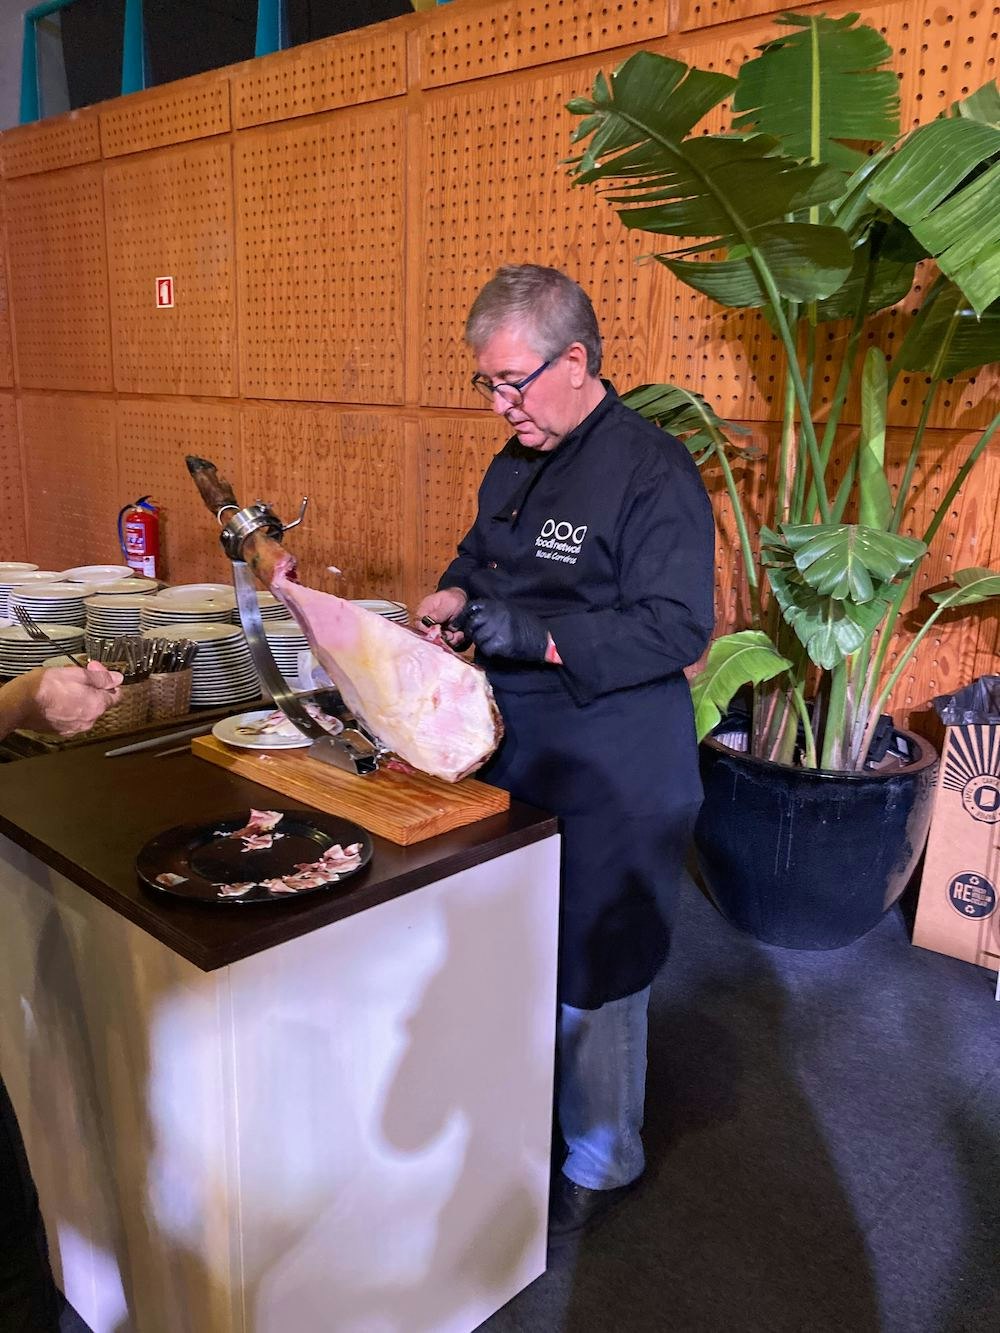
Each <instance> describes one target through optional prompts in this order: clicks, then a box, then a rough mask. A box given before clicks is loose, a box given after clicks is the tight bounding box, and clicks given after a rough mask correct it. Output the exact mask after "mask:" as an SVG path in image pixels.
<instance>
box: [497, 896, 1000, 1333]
mask: <svg viewBox="0 0 1000 1333" xmlns="http://www.w3.org/2000/svg"><path fill="white" fill-rule="evenodd" d="M675 939H676V943H675V948H674V951H673V953H672V956H671V959H670V962H669V963H668V965H667V967H666V968H665V969H664V971H663V972H662V973H661V975H660V977H659V978H658V979H657V982H656V984H655V986H654V989H653V998H652V1007H651V1013H650V1064H649V1080H648V1090H647V1101H646V1135H645V1138H646V1145H647V1152H648V1157H649V1169H648V1171H647V1175H646V1179H645V1182H644V1184H643V1186H642V1188H641V1190H640V1191H639V1192H638V1193H636V1194H635V1195H633V1196H631V1197H630V1198H629V1199H628V1200H627V1201H626V1202H624V1203H623V1204H622V1205H621V1207H620V1209H619V1210H618V1211H617V1212H616V1213H614V1214H612V1215H611V1216H610V1217H608V1218H607V1219H606V1220H605V1221H604V1223H603V1224H602V1225H601V1226H600V1227H599V1228H598V1230H597V1231H596V1232H594V1233H593V1234H592V1235H591V1236H588V1237H586V1238H585V1239H584V1240H583V1241H582V1242H580V1243H577V1244H574V1245H571V1246H569V1247H566V1248H564V1249H562V1250H561V1251H557V1252H555V1253H553V1254H552V1255H551V1256H550V1266H549V1270H548V1272H547V1273H546V1274H545V1275H544V1276H543V1277H541V1278H539V1279H538V1281H537V1282H535V1283H533V1284H532V1286H531V1287H529V1288H528V1289H527V1290H526V1291H524V1292H522V1293H521V1294H520V1295H519V1296H518V1297H517V1298H516V1299H515V1300H513V1301H511V1302H510V1303H509V1304H508V1305H507V1306H505V1307H504V1309H503V1310H501V1311H499V1312H498V1313H497V1314H496V1315H494V1316H493V1318H492V1319H490V1320H488V1321H487V1323H486V1324H484V1325H483V1326H482V1327H483V1330H485V1331H486V1333H647V1331H648V1333H654V1330H655V1331H656V1333H661V1331H662V1333H667V1331H668V1330H669V1331H671V1333H723V1330H724V1331H725V1333H806V1330H808V1333H869V1331H871V1333H875V1330H878V1331H879V1333H883V1331H888V1333H979V1331H980V1330H982V1333H998V1331H1000V1005H998V1004H996V1003H995V1001H994V998H993V990H994V977H993V974H991V973H988V972H986V971H983V970H981V969H979V968H976V967H973V966H972V965H971V964H967V963H961V962H957V961H955V960H954V959H950V958H945V957H943V956H941V955H939V954H933V953H928V952H926V951H924V950H922V949H916V948H913V947H912V946H911V945H910V943H909V932H908V928H907V923H906V920H905V917H904V914H903V912H902V911H901V910H900V909H898V908H897V909H894V911H893V912H891V913H890V915H889V916H888V917H887V918H886V919H885V920H884V921H883V922H882V924H881V925H880V926H879V927H878V928H877V929H876V930H875V931H873V932H872V933H871V934H869V935H868V936H866V937H865V938H864V939H863V940H861V941H860V942H859V943H857V944H855V945H852V946H851V947H849V948H847V949H841V950H838V951H836V952H833V953H798V952H792V951H786V950H781V949H774V948H770V947H768V946H766V945H762V944H758V943H757V942H756V941H754V940H752V939H750V938H749V937H747V936H744V935H741V934H739V933H738V932H736V931H735V930H733V929H732V928H731V927H729V926H728V925H727V924H726V923H725V922H724V921H723V920H722V919H721V918H720V917H719V916H718V915H717V913H716V912H715V911H714V909H713V908H712V907H711V906H710V905H709V904H708V903H707V902H706V901H705V900H704V899H703V898H702V897H701V895H700V894H699V893H698V891H697V890H696V889H695V888H694V886H693V885H688V886H687V891H686V892H685V894H684V897H683V907H682V911H681V916H680V921H679V927H678V931H677V934H676V937H675Z"/></svg>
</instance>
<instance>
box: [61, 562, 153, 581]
mask: <svg viewBox="0 0 1000 1333" xmlns="http://www.w3.org/2000/svg"><path fill="white" fill-rule="evenodd" d="M134 572H135V571H134V570H133V569H132V566H131V565H76V566H75V567H74V568H73V569H64V570H63V572H62V577H63V578H64V579H66V580H67V582H69V583H116V582H119V583H120V582H121V580H122V579H127V578H131V577H132V575H133V573H134Z"/></svg>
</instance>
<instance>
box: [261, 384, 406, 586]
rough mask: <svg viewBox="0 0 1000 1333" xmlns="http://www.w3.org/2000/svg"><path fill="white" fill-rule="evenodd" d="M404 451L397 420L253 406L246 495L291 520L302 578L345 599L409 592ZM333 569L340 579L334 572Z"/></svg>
mask: <svg viewBox="0 0 1000 1333" xmlns="http://www.w3.org/2000/svg"><path fill="white" fill-rule="evenodd" d="M405 454H406V447H405V442H404V432H403V423H402V421H401V420H400V418H399V417H393V416H386V415H384V414H382V413H378V412H343V411H340V410H338V409H336V408H331V407H312V408H293V407H280V408H279V407H259V408H254V407H246V408H245V409H244V411H243V455H244V460H245V466H246V494H247V496H248V498H249V497H252V498H253V499H254V500H256V499H264V500H267V501H269V502H270V503H272V504H273V505H274V507H275V509H276V510H277V512H278V513H279V514H280V515H281V517H282V518H283V519H284V520H285V522H286V523H287V522H290V521H291V520H292V519H293V518H295V517H297V515H298V512H299V505H300V503H301V501H302V497H303V495H304V494H306V493H308V495H309V508H308V510H307V512H306V520H305V522H304V523H303V525H302V526H301V527H300V528H296V529H295V531H294V533H293V534H289V537H288V545H289V549H290V550H292V551H294V553H295V556H296V559H297V560H298V561H299V565H300V570H301V577H302V579H303V581H305V582H307V583H310V584H312V586H313V587H317V588H322V589H324V590H325V591H327V592H335V593H337V595H338V596H340V597H373V596H374V597H390V598H401V597H402V596H403V592H404V589H403V580H404V560H403V550H404V544H405V541H406V531H407V518H406V507H405V489H406V487H405V474H406V457H405ZM330 565H336V567H337V568H338V569H340V570H341V571H342V574H341V576H340V577H335V576H333V575H332V574H330V573H329V570H328V566H330Z"/></svg>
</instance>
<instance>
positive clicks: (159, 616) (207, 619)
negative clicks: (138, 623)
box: [142, 588, 236, 629]
mask: <svg viewBox="0 0 1000 1333" xmlns="http://www.w3.org/2000/svg"><path fill="white" fill-rule="evenodd" d="M166 591H167V592H173V589H171V588H168V589H166ZM235 616H236V594H235V593H234V592H233V590H232V588H225V589H224V590H223V591H222V592H214V593H201V594H198V595H189V596H187V597H176V596H173V597H167V596H164V594H163V593H162V592H159V593H157V594H156V596H155V597H150V598H148V599H145V600H144V602H143V607H142V627H143V629H155V628H156V627H157V626H158V625H218V624H220V623H222V622H223V621H229V623H230V624H232V622H233V620H234V619H235Z"/></svg>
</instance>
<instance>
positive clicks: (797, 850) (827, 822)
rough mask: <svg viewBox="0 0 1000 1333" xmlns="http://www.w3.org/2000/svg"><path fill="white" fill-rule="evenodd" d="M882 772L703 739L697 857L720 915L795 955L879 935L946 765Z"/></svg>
mask: <svg viewBox="0 0 1000 1333" xmlns="http://www.w3.org/2000/svg"><path fill="white" fill-rule="evenodd" d="M903 734H904V735H905V736H906V738H907V739H908V740H909V741H910V743H911V745H912V747H913V752H914V754H915V759H914V761H913V762H912V763H911V764H909V765H908V766H907V767H906V768H902V769H896V770H895V771H893V772H888V773H885V774H879V773H830V772H826V771H816V770H810V769H803V768H793V767H789V766H786V765H784V764H773V763H769V762H768V761H767V760H764V759H753V758H751V757H750V756H748V755H746V754H742V753H740V752H738V751H736V750H731V749H730V748H729V747H728V746H725V745H722V744H721V743H720V742H719V741H716V740H712V739H711V738H709V739H707V740H704V741H702V743H701V749H700V756H701V777H702V782H703V783H704V786H705V803H704V805H703V806H702V810H701V814H700V815H699V817H698V824H697V827H696V829H695V847H696V849H697V854H698V863H699V865H700V867H701V871H702V875H703V877H704V880H705V884H706V886H707V888H708V890H709V893H710V894H711V895H712V898H713V899H714V900H715V903H716V906H717V907H718V908H719V911H720V912H721V913H722V914H723V916H725V917H726V919H727V920H728V921H730V922H731V923H732V924H733V925H734V926H736V927H738V928H739V929H740V930H745V931H747V932H749V934H751V935H754V936H755V937H756V938H757V939H759V940H763V941H764V942H765V943H766V944H778V945H782V946H783V947H785V948H787V949H839V948H841V947H842V946H843V945H845V944H851V943H852V942H853V941H854V940H857V939H860V937H861V936H862V935H864V934H865V933H866V931H869V930H871V929H872V927H873V926H875V925H877V924H878V922H879V921H880V920H881V918H882V916H883V915H884V914H885V913H886V912H887V911H888V909H889V908H890V907H891V906H892V905H893V903H894V902H895V901H896V899H897V898H898V897H899V896H900V894H901V893H902V892H903V890H904V889H905V888H906V885H907V881H908V880H909V878H910V876H911V875H912V874H913V871H914V869H915V867H916V864H917V861H918V859H919V857H920V854H921V852H922V851H923V849H924V843H925V841H926V839H927V828H928V825H929V823H930V815H931V800H932V798H933V795H934V783H935V778H936V774H937V762H938V757H937V753H936V752H935V750H934V748H933V747H932V746H931V745H930V743H929V742H928V741H925V740H924V739H923V738H922V737H921V736H915V735H913V734H912V733H911V732H905V733H903Z"/></svg>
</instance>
